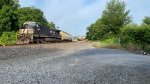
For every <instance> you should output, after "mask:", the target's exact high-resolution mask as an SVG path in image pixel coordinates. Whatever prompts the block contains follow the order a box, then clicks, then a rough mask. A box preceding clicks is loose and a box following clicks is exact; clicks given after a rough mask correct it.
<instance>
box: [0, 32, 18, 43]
mask: <svg viewBox="0 0 150 84" xmlns="http://www.w3.org/2000/svg"><path fill="white" fill-rule="evenodd" d="M16 36H17V34H16V32H3V33H2V35H1V36H0V45H13V44H16V40H17V37H16Z"/></svg>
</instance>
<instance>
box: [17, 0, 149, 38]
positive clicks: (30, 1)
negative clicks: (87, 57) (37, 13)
mask: <svg viewBox="0 0 150 84" xmlns="http://www.w3.org/2000/svg"><path fill="white" fill-rule="evenodd" d="M108 1H109V0H19V2H20V4H21V6H22V7H29V6H34V7H36V8H39V9H41V10H42V11H43V12H44V15H45V17H46V18H47V20H48V21H53V22H54V23H55V24H56V25H57V26H59V29H60V30H63V31H66V32H68V33H70V34H72V35H73V36H78V35H85V33H86V28H87V27H88V26H89V25H90V24H92V23H94V22H95V21H96V20H97V19H98V18H99V17H101V14H102V11H103V10H104V8H105V6H106V2H108ZM124 1H125V2H126V4H127V9H130V15H132V17H133V22H134V23H137V24H141V21H142V19H143V18H144V17H145V16H150V0H124Z"/></svg>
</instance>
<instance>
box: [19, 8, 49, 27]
mask: <svg viewBox="0 0 150 84" xmlns="http://www.w3.org/2000/svg"><path fill="white" fill-rule="evenodd" d="M18 13H19V19H18V22H19V27H21V26H22V25H23V23H24V22H26V21H34V22H39V23H41V24H43V25H47V24H48V22H47V20H46V18H45V17H44V14H43V12H42V11H41V10H40V9H37V8H34V7H23V8H20V9H18Z"/></svg>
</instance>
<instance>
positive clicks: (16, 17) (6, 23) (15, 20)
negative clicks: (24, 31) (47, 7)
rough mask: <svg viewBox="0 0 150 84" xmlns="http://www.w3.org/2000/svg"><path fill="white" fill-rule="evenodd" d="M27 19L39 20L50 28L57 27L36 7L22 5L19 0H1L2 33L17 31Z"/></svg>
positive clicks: (0, 24)
mask: <svg viewBox="0 0 150 84" xmlns="http://www.w3.org/2000/svg"><path fill="white" fill-rule="evenodd" d="M26 21H34V22H39V23H41V24H43V25H46V26H48V27H49V28H56V26H55V24H54V23H53V22H48V21H47V19H46V18H45V17H44V14H43V11H41V10H40V9H38V8H35V7H23V8H22V7H21V6H20V4H19V0H0V35H1V34H2V33H3V32H11V31H17V30H18V29H19V27H21V26H22V25H23V23H24V22H26Z"/></svg>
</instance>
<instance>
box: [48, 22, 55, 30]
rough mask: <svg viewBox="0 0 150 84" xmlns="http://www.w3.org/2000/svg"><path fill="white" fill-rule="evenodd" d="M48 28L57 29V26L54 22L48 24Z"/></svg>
mask: <svg viewBox="0 0 150 84" xmlns="http://www.w3.org/2000/svg"><path fill="white" fill-rule="evenodd" d="M48 28H50V29H56V26H55V24H54V23H53V22H50V23H48Z"/></svg>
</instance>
